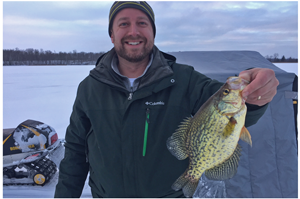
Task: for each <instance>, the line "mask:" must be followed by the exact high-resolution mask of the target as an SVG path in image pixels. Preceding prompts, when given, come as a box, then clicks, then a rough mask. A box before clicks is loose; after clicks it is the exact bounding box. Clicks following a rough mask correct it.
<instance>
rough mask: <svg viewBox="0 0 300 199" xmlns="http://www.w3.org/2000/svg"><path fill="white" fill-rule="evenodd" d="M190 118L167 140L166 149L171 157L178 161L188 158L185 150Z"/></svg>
mask: <svg viewBox="0 0 300 199" xmlns="http://www.w3.org/2000/svg"><path fill="white" fill-rule="evenodd" d="M190 124H191V118H187V119H185V120H184V121H183V122H182V123H181V125H179V128H178V129H177V130H176V131H175V133H173V135H172V136H171V137H169V138H168V140H167V147H168V149H169V151H170V152H171V154H172V155H174V156H175V157H176V158H177V159H178V160H184V159H185V158H187V157H188V152H187V149H186V139H187V132H188V130H189V128H190Z"/></svg>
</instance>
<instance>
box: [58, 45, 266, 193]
mask: <svg viewBox="0 0 300 199" xmlns="http://www.w3.org/2000/svg"><path fill="white" fill-rule="evenodd" d="M114 55H115V51H114V49H112V50H111V51H109V52H108V53H106V54H105V55H103V56H102V57H101V58H100V59H99V60H98V62H97V64H96V67H95V68H94V69H93V70H92V71H91V72H90V75H89V76H88V77H86V78H85V79H84V80H83V81H82V82H81V83H80V85H79V87H78V92H77V97H76V100H75V103H74V106H73V112H72V115H71V118H70V125H69V126H68V128H67V132H66V138H65V139H66V144H65V149H66V150H65V157H64V159H63V160H62V162H61V164H60V170H59V181H58V184H57V186H56V191H55V197H63V198H67V197H77V198H78V197H80V196H81V193H82V189H83V186H84V183H85V180H86V177H87V174H88V172H90V176H89V185H90V187H91V191H92V195H93V197H98V198H99V197H116V198H117V197H148V198H155V197H182V196H183V194H182V191H177V192H176V191H174V190H173V189H172V188H171V185H172V184H173V183H174V182H175V180H176V179H177V178H178V177H179V176H180V175H181V174H182V173H183V172H184V171H185V169H186V168H187V166H188V159H186V160H182V161H179V160H177V159H176V157H174V156H173V155H172V154H171V153H170V152H169V151H168V149H167V147H166V141H167V139H168V137H170V136H171V135H172V134H173V133H174V131H175V130H176V129H177V127H178V125H179V124H180V122H182V121H183V119H184V118H186V117H190V116H191V115H194V114H195V113H196V112H197V110H198V109H199V108H200V106H201V105H202V104H203V103H204V102H205V101H206V100H207V99H208V98H209V97H210V96H211V95H212V94H213V93H215V92H216V91H217V90H218V89H219V88H220V86H221V85H222V84H223V83H220V82H218V81H216V80H211V79H210V78H208V77H206V76H204V75H202V74H200V73H199V72H196V71H195V70H194V69H193V67H191V66H187V65H182V64H178V63H176V62H175V60H176V59H175V57H173V56H171V55H168V54H165V53H162V52H161V51H159V50H158V49H157V48H156V47H155V46H154V49H153V55H154V56H153V61H152V64H151V67H150V68H149V69H148V71H147V72H146V74H145V75H144V76H142V77H141V78H140V79H139V87H138V89H137V90H136V91H134V92H133V93H132V92H131V91H128V90H127V89H126V87H125V86H124V79H123V77H121V76H119V75H117V74H116V73H115V72H114V71H113V69H112V67H111V60H112V57H113V56H114ZM233 75H234V74H233ZM250 109H253V108H251V107H250ZM256 109H257V110H253V111H251V110H249V111H248V114H247V118H246V126H249V125H252V124H254V123H256V122H257V120H258V119H259V118H260V117H261V116H262V114H263V113H264V111H265V110H266V106H265V107H263V108H256Z"/></svg>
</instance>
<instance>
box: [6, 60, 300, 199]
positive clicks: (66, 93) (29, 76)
mask: <svg viewBox="0 0 300 199" xmlns="http://www.w3.org/2000/svg"><path fill="white" fill-rule="evenodd" d="M275 65H276V66H278V67H280V68H281V69H283V70H285V71H287V72H292V73H296V74H297V75H298V64H297V63H289V64H285V63H284V64H282V63H280V64H277V63H276V64H275ZM93 68H94V66H93V65H88V66H84V65H80V66H4V67H3V127H4V128H13V127H16V126H17V125H18V124H19V123H21V122H23V121H25V120H27V119H33V120H38V121H41V122H45V123H46V124H48V125H50V126H52V127H53V128H54V129H55V130H56V131H57V133H58V137H59V138H64V137H65V130H66V128H67V125H68V123H69V117H70V114H71V111H72V106H73V102H74V99H75V96H76V90H77V86H78V84H79V83H80V82H81V81H82V80H83V79H84V78H85V77H86V76H87V75H88V74H89V71H90V70H91V69H93ZM56 183H57V174H56V176H55V178H54V180H53V181H51V183H49V184H47V185H45V186H44V187H36V186H34V187H30V188H28V186H5V187H3V197H4V198H53V194H54V190H55V185H56ZM82 197H87V198H91V193H90V189H89V187H88V185H87V184H86V185H85V189H84V191H83V195H82Z"/></svg>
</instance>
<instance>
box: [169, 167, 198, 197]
mask: <svg viewBox="0 0 300 199" xmlns="http://www.w3.org/2000/svg"><path fill="white" fill-rule="evenodd" d="M186 173H187V170H186V171H185V172H184V173H183V174H182V175H181V176H180V177H179V178H178V179H177V180H176V181H175V182H174V183H173V185H172V189H174V190H175V191H178V190H180V189H182V192H183V194H184V196H185V197H188V198H190V197H192V196H193V195H194V193H195V191H196V189H197V186H198V183H199V180H196V181H195V182H193V181H191V180H190V179H189V178H186V177H185V176H186Z"/></svg>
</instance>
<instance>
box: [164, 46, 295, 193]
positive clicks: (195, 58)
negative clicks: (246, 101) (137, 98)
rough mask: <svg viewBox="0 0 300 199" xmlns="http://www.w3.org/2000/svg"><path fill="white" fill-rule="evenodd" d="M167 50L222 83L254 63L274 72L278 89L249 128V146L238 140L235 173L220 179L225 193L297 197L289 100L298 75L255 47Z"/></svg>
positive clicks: (253, 65) (293, 123)
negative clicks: (257, 119)
mask: <svg viewBox="0 0 300 199" xmlns="http://www.w3.org/2000/svg"><path fill="white" fill-rule="evenodd" d="M169 54H171V55H173V56H175V57H176V61H177V62H178V63H183V64H188V65H191V66H193V67H194V68H195V70H197V71H199V72H201V73H203V74H205V75H207V76H208V77H210V78H213V79H217V80H219V81H222V82H225V81H226V79H227V77H229V76H234V75H238V74H239V72H241V71H243V70H246V69H249V68H253V67H257V68H270V69H272V70H274V71H275V73H276V77H277V79H278V80H279V82H280V84H279V86H278V88H277V89H278V91H277V94H276V96H275V97H274V99H273V101H272V102H270V103H269V106H268V109H267V111H266V113H265V114H264V115H263V117H262V118H261V119H260V120H259V121H258V123H257V124H255V125H253V126H251V127H249V128H248V130H249V132H250V134H251V136H252V142H253V145H252V148H251V147H250V146H249V145H247V144H246V143H244V142H243V141H239V144H240V145H241V146H242V156H241V159H240V162H239V167H238V172H237V174H236V175H235V176H234V177H233V178H232V179H230V180H227V181H225V187H226V196H227V197H230V198H231V197H234V198H252V197H255V198H257V197H258V198H265V197H267V198H278V197H287V198H294V197H298V156H297V138H296V135H297V133H296V128H295V126H296V123H295V115H294V108H295V107H294V106H295V105H293V101H296V100H297V96H298V93H297V90H298V89H297V87H296V86H295V85H297V76H296V75H295V74H294V73H287V72H285V71H283V70H281V69H279V68H278V67H276V66H275V65H274V64H272V63H271V62H269V61H268V60H266V59H265V58H264V57H263V56H262V55H260V54H259V53H258V52H254V51H211V52H199V51H198V52H171V53H169ZM294 80H295V82H294ZM293 87H294V88H293ZM293 89H294V91H293ZM296 110H297V109H296Z"/></svg>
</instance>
